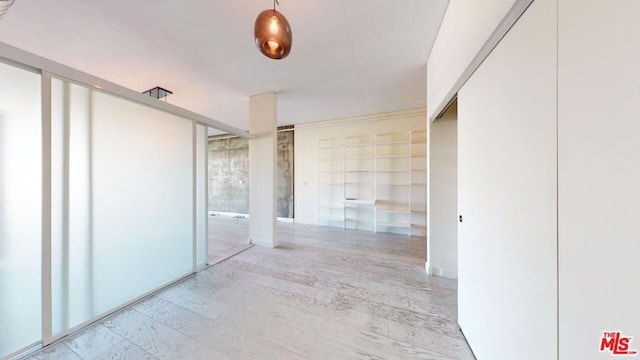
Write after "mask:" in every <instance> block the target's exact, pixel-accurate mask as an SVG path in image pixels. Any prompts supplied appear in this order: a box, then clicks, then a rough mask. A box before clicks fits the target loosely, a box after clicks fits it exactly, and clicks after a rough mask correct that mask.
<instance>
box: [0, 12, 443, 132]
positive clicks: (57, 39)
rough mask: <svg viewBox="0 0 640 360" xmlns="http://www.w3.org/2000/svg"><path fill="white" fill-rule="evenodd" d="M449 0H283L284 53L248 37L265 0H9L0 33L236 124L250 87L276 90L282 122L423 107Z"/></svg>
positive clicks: (241, 123) (243, 123) (242, 121)
mask: <svg viewBox="0 0 640 360" xmlns="http://www.w3.org/2000/svg"><path fill="white" fill-rule="evenodd" d="M447 3H448V0H395V1H391V0H386V1H383V0H316V1H311V0H280V6H279V7H278V10H279V11H280V12H282V13H283V14H284V15H285V16H286V17H287V19H288V20H289V23H290V24H291V28H292V30H293V47H292V51H291V54H290V55H289V57H288V58H286V59H284V60H280V61H276V60H270V59H268V58H266V57H264V56H263V55H262V54H260V53H259V52H258V50H257V49H256V47H255V44H254V41H253V22H254V20H255V17H256V16H257V14H258V13H259V12H260V11H262V10H264V9H266V8H269V7H272V4H273V2H272V1H271V0H235V1H231V0H226V1H223V0H181V1H175V0H174V1H161V0H160V1H159V0H107V1H105V0H46V1H33V0H31V1H30V0H17V1H16V2H15V4H14V6H13V7H12V8H11V9H10V10H9V12H8V13H7V14H6V15H5V16H4V17H3V18H2V19H0V41H3V42H5V43H8V44H11V45H13V46H17V47H19V48H22V49H25V50H27V51H30V52H33V53H36V54H38V55H41V56H44V57H46V58H49V59H52V60H54V61H58V62H61V63H64V64H66V65H69V66H71V67H74V68H76V69H79V70H82V71H85V72H88V73H90V74H93V75H96V76H98V77H101V78H104V79H107V80H109V81H112V82H115V83H117V84H120V85H123V86H125V87H128V88H131V89H134V90H136V91H140V92H142V91H145V90H148V89H150V88H152V87H155V86H161V87H164V88H166V89H169V90H171V91H173V92H174V94H173V95H171V96H169V98H168V102H170V103H173V104H175V105H178V106H181V107H184V108H186V109H189V110H192V111H195V112H198V113H201V114H203V115H206V116H209V117H211V118H214V119H216V120H219V121H222V122H226V123H229V124H231V125H234V126H236V127H239V128H241V129H247V128H248V108H249V106H248V101H249V96H251V95H255V94H260V93H264V92H268V91H275V92H277V93H278V124H279V125H288V124H300V123H304V122H309V121H318V120H328V119H334V118H341V117H348V116H357V115H364V114H372V113H378V112H388V111H396V110H406V109H414V108H420V107H424V106H425V101H426V74H425V72H426V60H427V56H428V54H429V51H430V49H431V47H432V45H433V42H434V40H435V36H436V34H437V30H438V28H439V26H440V22H441V20H442V17H443V14H444V11H445V9H446V7H447Z"/></svg>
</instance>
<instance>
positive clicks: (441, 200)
mask: <svg viewBox="0 0 640 360" xmlns="http://www.w3.org/2000/svg"><path fill="white" fill-rule="evenodd" d="M457 131H458V108H457V105H456V104H454V105H453V106H452V107H451V108H450V109H449V110H448V111H447V112H446V113H445V114H444V115H443V116H442V118H440V119H438V120H436V121H434V122H432V123H430V126H429V170H428V175H429V210H428V211H427V214H428V216H429V223H428V224H429V225H428V231H429V249H428V254H429V264H428V265H429V267H430V269H429V273H431V274H433V275H437V276H444V277H448V278H452V279H456V278H457V277H458V221H457V217H458V159H457V157H458V134H457Z"/></svg>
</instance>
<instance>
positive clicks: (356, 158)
mask: <svg viewBox="0 0 640 360" xmlns="http://www.w3.org/2000/svg"><path fill="white" fill-rule="evenodd" d="M375 159H376V158H375V156H345V158H344V160H375ZM340 160H342V159H340Z"/></svg>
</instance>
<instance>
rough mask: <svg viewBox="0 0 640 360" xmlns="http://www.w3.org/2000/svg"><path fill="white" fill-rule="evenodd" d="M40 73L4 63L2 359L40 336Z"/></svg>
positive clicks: (0, 121) (0, 67)
mask: <svg viewBox="0 0 640 360" xmlns="http://www.w3.org/2000/svg"><path fill="white" fill-rule="evenodd" d="M40 94H41V87H40V74H38V73H34V72H32V71H28V70H24V69H21V68H18V67H14V66H10V65H6V64H2V63H0V99H2V100H1V101H0V358H1V357H2V356H3V355H7V354H10V353H13V352H15V351H18V350H20V349H21V348H23V347H26V346H29V345H33V344H35V343H37V342H38V341H39V340H40V339H41V334H42V327H41V320H40V319H41V311H40V310H41V304H42V302H41V298H42V296H41V295H42V293H41V265H40V264H41V262H40V254H41V234H42V221H41V213H42V204H41V202H42V201H41V199H42V196H41V195H42V144H41V139H42V126H41V118H42V116H41V110H40V103H41V98H40Z"/></svg>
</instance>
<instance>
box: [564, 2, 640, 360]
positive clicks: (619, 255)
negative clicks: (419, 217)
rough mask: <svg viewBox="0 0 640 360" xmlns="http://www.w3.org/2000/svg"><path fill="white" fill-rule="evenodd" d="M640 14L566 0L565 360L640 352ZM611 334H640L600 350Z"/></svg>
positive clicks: (625, 7) (626, 7)
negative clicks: (606, 334)
mask: <svg viewBox="0 0 640 360" xmlns="http://www.w3.org/2000/svg"><path fill="white" fill-rule="evenodd" d="M639 14H640V2H639V1H635V0H620V1H614V2H610V1H602V0H601V1H579V0H562V1H560V7H559V19H560V23H559V25H560V27H559V37H558V38H559V45H560V53H559V69H558V70H559V79H558V80H559V82H558V91H559V99H560V104H559V109H558V114H559V128H558V138H559V144H560V145H559V169H560V171H559V174H558V183H559V184H558V185H559V193H560V198H559V225H560V226H559V230H560V232H559V235H560V237H559V255H560V256H559V281H560V294H559V304H560V305H559V306H560V324H559V326H560V358H561V359H562V360H564V359H612V358H615V356H613V351H614V350H615V351H616V352H619V353H623V354H624V352H625V351H628V350H636V351H640V310H638V299H640V290H638V285H637V279H638V274H639V273H640V261H639V260H638V254H640V221H639V220H638V216H639V215H640V207H639V204H640V191H638V184H640V121H639V120H640V101H639V100H640V92H639V90H638V89H639V85H640V68H639V65H640V62H639V60H640V46H639V44H640V22H638V15H639ZM603 332H614V333H615V332H620V333H621V334H620V335H621V336H622V337H631V338H632V339H631V342H630V343H629V344H628V345H629V346H628V348H627V349H625V346H621V347H618V346H617V345H623V344H622V343H620V342H616V343H614V342H613V341H612V342H611V344H612V347H606V346H605V348H603V349H602V350H603V351H602V352H600V346H601V344H602V338H603ZM611 340H615V339H614V337H612V338H610V339H609V338H607V339H606V341H611ZM636 356H637V355H636ZM618 357H620V358H628V357H625V356H618ZM631 358H635V357H633V356H632V357H631Z"/></svg>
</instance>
